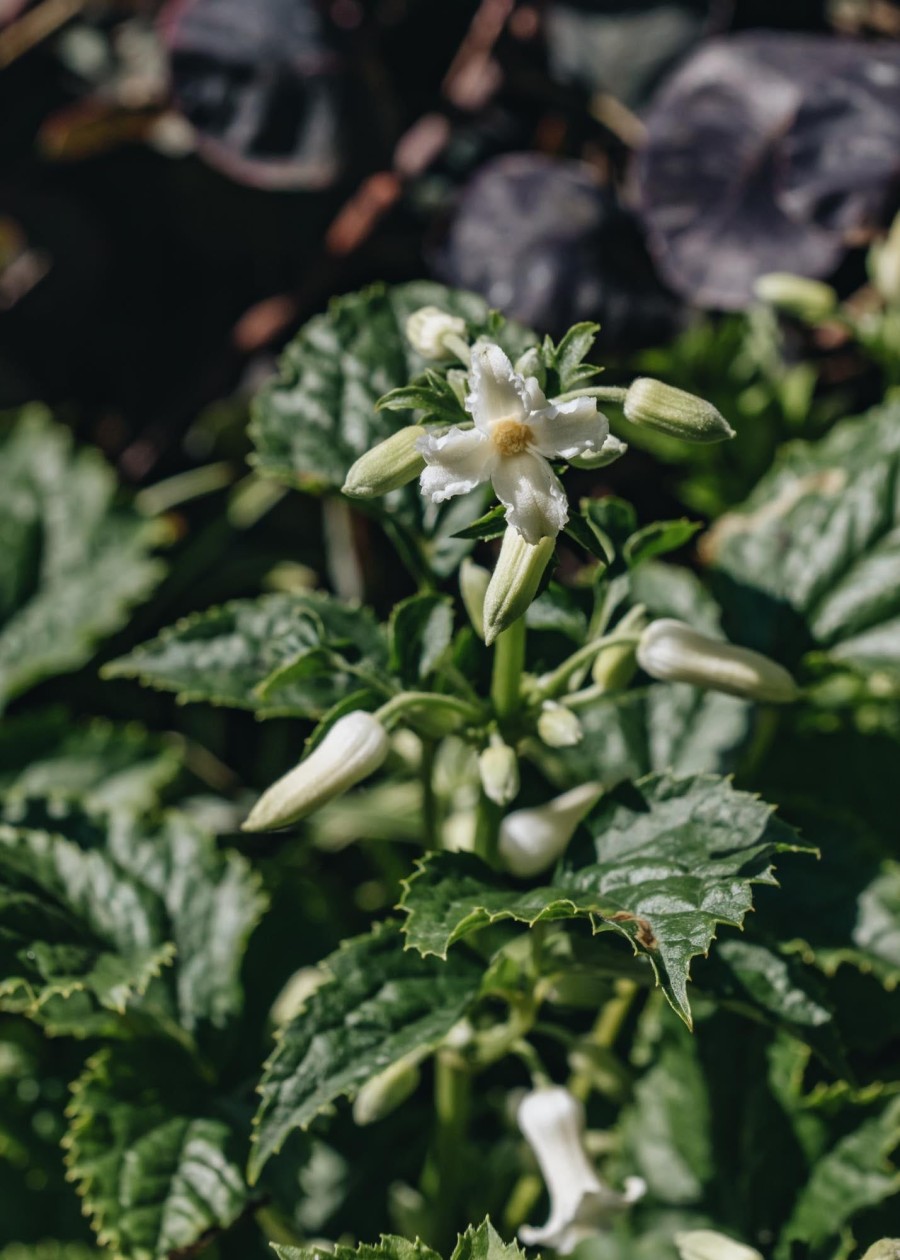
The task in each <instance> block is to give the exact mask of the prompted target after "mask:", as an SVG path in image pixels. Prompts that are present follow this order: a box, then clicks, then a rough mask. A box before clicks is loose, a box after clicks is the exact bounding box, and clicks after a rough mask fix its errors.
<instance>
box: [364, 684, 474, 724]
mask: <svg viewBox="0 0 900 1260" xmlns="http://www.w3.org/2000/svg"><path fill="white" fill-rule="evenodd" d="M407 709H446V710H447V711H448V712H451V713H457V714H459V716H460V717H461V718H464V719H465V720H466V721H468V722H480V721H481V718H482V713H481V710H480V708H478V707H477V706H476V705H474V704H471V703H470V702H469V701H468V700H460V698H459V697H458V696H442V695H437V694H435V693H434V692H432V691H401V692H400V694H399V695H398V696H394V698H393V699H392V700H388V702H387V704H383V705H382V706H381V708H380V709H376V711H375V715H374V716H375V717H376V718H378V721H379V722H382V723H387V722H390V721H392V720H393V719H394V718H396V717H398V716H399V715H400V714H402V713H404V712H405V711H406V710H407Z"/></svg>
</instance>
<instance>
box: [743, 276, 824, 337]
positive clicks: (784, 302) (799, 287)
mask: <svg viewBox="0 0 900 1260" xmlns="http://www.w3.org/2000/svg"><path fill="white" fill-rule="evenodd" d="M753 292H754V293H755V294H756V296H757V297H758V298H759V300H760V301H761V302H765V303H766V304H767V305H768V306H774V307H775V309H776V310H778V311H784V313H785V314H786V315H794V316H795V317H796V318H797V319H802V320H803V321H804V323H807V324H818V323H819V322H820V320H823V319H827V318H828V316H829V315H831V314H832V313H833V311H834V309H835V307H836V306H837V294H836V293H835V291H834V289H832V287H831V285H830V284H823V282H822V281H821V280H810V279H809V278H808V277H807V276H795V275H792V274H791V273H790V272H789V271H770V272H769V273H768V275H765V276H760V277H759V279H758V280H757V281H756V283H755V284H754V286H753Z"/></svg>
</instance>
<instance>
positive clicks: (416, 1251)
mask: <svg viewBox="0 0 900 1260" xmlns="http://www.w3.org/2000/svg"><path fill="white" fill-rule="evenodd" d="M272 1247H273V1249H274V1251H275V1252H276V1254H277V1255H278V1256H279V1258H280V1260H321V1249H320V1248H316V1247H289V1246H286V1245H281V1244H279V1243H272ZM331 1254H332V1255H333V1256H334V1258H335V1260H440V1256H439V1255H438V1253H437V1252H436V1251H432V1249H431V1248H430V1247H427V1246H426V1245H425V1243H423V1242H422V1240H421V1239H419V1238H417V1239H415V1241H410V1240H409V1239H408V1238H400V1237H398V1235H397V1234H382V1235H381V1239H380V1241H379V1242H377V1243H361V1244H360V1245H359V1246H358V1247H347V1246H344V1245H343V1244H342V1243H338V1244H337V1246H336V1247H335V1249H334V1251H333V1252H332V1253H331Z"/></svg>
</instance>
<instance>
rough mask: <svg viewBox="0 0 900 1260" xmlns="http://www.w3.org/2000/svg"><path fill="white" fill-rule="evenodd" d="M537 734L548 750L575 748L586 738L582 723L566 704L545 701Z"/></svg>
mask: <svg viewBox="0 0 900 1260" xmlns="http://www.w3.org/2000/svg"><path fill="white" fill-rule="evenodd" d="M537 732H538V735H539V736H540V737H541V739H542V740H543V741H544V743H545V744H546V745H547V747H548V748H574V747H575V745H576V744H580V743H581V741H582V739H583V738H584V731H583V730H582V728H581V723H580V722H579V721H578V718H577V717H576V716H575V714H574V713H573V712H572V710H571V709H567V708H566V706H565V705H564V704H557V703H556V702H555V701H554V700H545V701H544V703H543V705H542V706H541V712H540V716H539V717H538V721H537Z"/></svg>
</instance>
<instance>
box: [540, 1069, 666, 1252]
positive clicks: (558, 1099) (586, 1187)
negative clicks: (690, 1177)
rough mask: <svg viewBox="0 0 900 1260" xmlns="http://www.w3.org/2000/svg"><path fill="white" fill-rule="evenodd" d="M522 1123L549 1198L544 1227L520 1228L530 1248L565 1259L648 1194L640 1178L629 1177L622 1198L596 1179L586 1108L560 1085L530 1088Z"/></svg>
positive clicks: (615, 1191)
mask: <svg viewBox="0 0 900 1260" xmlns="http://www.w3.org/2000/svg"><path fill="white" fill-rule="evenodd" d="M518 1122H519V1128H520V1129H521V1130H522V1133H523V1134H524V1135H525V1138H526V1139H527V1141H528V1145H529V1146H530V1147H531V1149H532V1150H533V1151H534V1154H535V1158H536V1159H537V1162H538V1164H540V1168H541V1172H542V1173H543V1175H544V1181H545V1182H546V1183H547V1190H548V1192H549V1195H550V1216H549V1218H548V1220H547V1223H546V1225H544V1226H542V1227H540V1228H538V1227H537V1226H534V1225H523V1226H522V1228H521V1229H520V1230H519V1237H520V1238H521V1239H522V1242H523V1243H525V1245H526V1246H528V1247H552V1248H553V1249H554V1250H555V1251H558V1252H559V1254H560V1255H563V1256H566V1255H568V1254H569V1252H571V1251H574V1249H575V1247H576V1246H577V1245H578V1243H580V1242H581V1241H582V1240H583V1239H585V1238H589V1237H590V1236H591V1234H596V1233H598V1232H599V1231H600V1230H601V1229H603V1228H604V1227H605V1226H608V1225H609V1224H610V1223H611V1221H612V1218H613V1217H614V1216H615V1215H616V1214H617V1213H618V1212H621V1211H623V1210H624V1209H625V1208H627V1207H628V1206H629V1205H630V1204H632V1203H634V1202H636V1200H637V1199H639V1198H641V1196H642V1195H643V1194H644V1192H645V1190H646V1188H647V1187H646V1185H645V1183H644V1181H643V1180H642V1179H641V1178H640V1177H628V1178H626V1181H625V1190H624V1192H623V1193H621V1194H620V1193H619V1192H618V1191H617V1190H613V1189H612V1187H611V1186H608V1185H606V1184H605V1183H604V1182H602V1181H601V1180H600V1178H599V1177H598V1176H597V1174H596V1172H595V1171H594V1169H593V1168H592V1167H591V1164H590V1162H589V1161H588V1157H587V1154H586V1152H585V1149H584V1145H583V1143H582V1134H583V1132H584V1108H583V1107H582V1105H581V1103H580V1102H579V1101H578V1099H577V1098H576V1097H575V1096H574V1095H573V1094H571V1093H570V1092H569V1090H567V1089H563V1088H562V1087H561V1086H557V1085H553V1086H548V1087H546V1088H543V1089H534V1090H532V1091H531V1093H529V1094H526V1096H525V1098H524V1099H523V1100H522V1103H521V1105H520V1106H519V1114H518Z"/></svg>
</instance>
